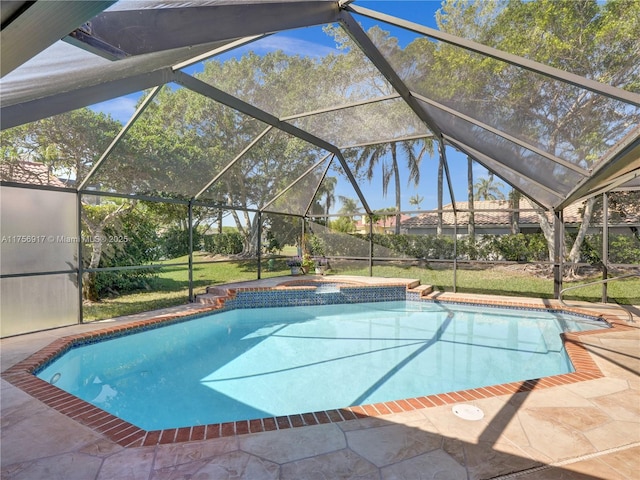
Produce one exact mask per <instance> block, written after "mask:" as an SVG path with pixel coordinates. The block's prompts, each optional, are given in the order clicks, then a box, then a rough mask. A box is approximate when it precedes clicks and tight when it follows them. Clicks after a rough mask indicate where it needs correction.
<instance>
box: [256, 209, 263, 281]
mask: <svg viewBox="0 0 640 480" xmlns="http://www.w3.org/2000/svg"><path fill="white" fill-rule="evenodd" d="M256 215H257V216H258V280H260V279H261V278H262V212H258V213H256Z"/></svg>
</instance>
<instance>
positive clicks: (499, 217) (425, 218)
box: [402, 198, 582, 228]
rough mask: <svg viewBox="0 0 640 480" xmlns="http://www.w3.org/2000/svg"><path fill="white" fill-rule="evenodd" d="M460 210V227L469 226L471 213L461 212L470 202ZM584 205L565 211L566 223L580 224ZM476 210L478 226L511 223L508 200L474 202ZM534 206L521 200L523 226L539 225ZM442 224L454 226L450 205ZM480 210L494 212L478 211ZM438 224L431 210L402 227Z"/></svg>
mask: <svg viewBox="0 0 640 480" xmlns="http://www.w3.org/2000/svg"><path fill="white" fill-rule="evenodd" d="M456 207H457V208H458V226H461V225H468V223H469V212H466V211H460V210H468V209H469V202H456ZM581 207H582V204H580V203H576V204H573V205H571V206H569V207H567V208H566V209H565V210H564V222H565V223H580V222H581V220H582V215H580V212H579V210H580V208H581ZM473 208H474V211H475V213H474V222H475V224H476V225H505V226H507V225H509V224H510V222H511V212H510V211H509V209H510V208H511V206H510V204H509V201H508V200H476V201H474V202H473ZM533 208H534V207H533V205H532V204H531V202H530V201H529V200H527V199H526V198H521V199H520V210H521V211H520V220H519V223H520V224H521V225H522V224H525V225H526V224H538V223H540V221H539V220H538V214H537V213H536V212H535V211H533ZM443 210H444V211H443V212H442V222H443V224H444V225H453V224H454V214H453V207H452V205H451V204H450V203H449V204H447V205H445V206H444V207H443ZM478 210H493V211H491V212H488V211H478ZM547 217H548V218H549V219H550V220H551V214H549V213H547ZM437 224H438V212H437V211H434V210H431V211H428V212H425V213H422V214H420V215H417V216H415V217H411V218H410V219H408V220H404V221H403V222H402V226H403V227H405V228H416V227H429V226H435V225H437Z"/></svg>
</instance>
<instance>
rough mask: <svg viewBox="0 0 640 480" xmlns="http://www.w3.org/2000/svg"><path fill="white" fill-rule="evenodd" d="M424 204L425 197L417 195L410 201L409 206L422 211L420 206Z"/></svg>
mask: <svg viewBox="0 0 640 480" xmlns="http://www.w3.org/2000/svg"><path fill="white" fill-rule="evenodd" d="M422 202H424V197H423V196H421V195H418V194H417V193H416V194H415V195H414V196H412V197H411V198H410V199H409V205H413V206H414V207H416V208H417V209H418V210H420V204H421V203H422Z"/></svg>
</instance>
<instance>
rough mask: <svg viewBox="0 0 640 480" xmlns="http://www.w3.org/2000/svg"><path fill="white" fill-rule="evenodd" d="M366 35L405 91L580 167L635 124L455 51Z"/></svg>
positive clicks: (605, 103) (591, 100)
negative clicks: (398, 44)
mask: <svg viewBox="0 0 640 480" xmlns="http://www.w3.org/2000/svg"><path fill="white" fill-rule="evenodd" d="M383 28H384V29H385V30H389V31H390V32H391V35H392V36H398V35H400V34H403V35H405V36H406V32H405V31H404V30H403V29H400V28H398V27H395V26H391V25H387V24H384V25H383ZM367 33H368V34H369V37H370V38H371V40H372V41H373V42H374V43H375V44H376V46H377V47H378V48H379V49H380V51H381V52H382V53H383V55H384V56H385V58H386V59H387V61H388V62H389V63H390V64H391V66H392V67H393V68H394V69H395V70H396V72H398V74H399V75H400V77H401V78H402V80H403V81H404V82H405V84H406V85H407V86H408V87H409V89H410V90H412V91H415V92H416V93H418V94H420V95H422V96H424V97H426V98H427V99H430V100H433V101H435V102H438V103H440V104H442V105H444V106H446V107H449V108H451V109H454V110H456V111H458V112H460V113H462V114H464V115H467V116H469V117H471V118H473V119H474V120H476V121H479V122H483V123H486V124H487V125H489V126H491V127H493V128H497V129H499V130H501V131H503V132H505V133H507V134H509V135H512V136H513V137H515V138H517V139H519V140H521V141H523V142H526V143H528V144H530V145H532V146H534V147H537V148H540V149H542V150H544V151H546V152H548V153H550V154H552V155H555V156H558V157H560V158H562V159H563V160H566V161H569V162H571V163H573V164H574V165H577V166H580V167H582V168H589V167H590V166H592V165H593V163H594V162H595V161H596V160H597V159H599V158H600V156H601V155H602V154H603V153H604V152H606V151H607V149H608V148H610V147H611V146H612V145H614V144H615V143H616V142H618V141H619V140H621V139H622V138H623V137H624V136H625V135H626V134H627V133H628V132H629V131H630V130H631V129H632V128H633V127H634V125H636V124H637V123H638V121H640V108H638V107H635V106H632V105H629V104H627V103H624V102H621V101H618V100H613V99H610V98H608V97H605V96H603V95H599V94H597V93H593V92H590V91H587V90H584V89H582V88H580V87H577V86H573V85H570V84H567V83H565V82H561V81H559V80H554V79H551V78H549V77H546V76H544V75H541V74H538V73H534V72H531V71H529V70H526V69H524V68H522V67H519V66H515V65H510V64H507V63H505V62H502V61H500V60H495V59H491V58H488V57H487V56H485V55H481V54H478V53H474V52H470V51H468V50H465V49H463V48H461V47H457V46H454V45H450V44H445V43H442V42H438V41H435V40H430V39H427V38H426V37H421V36H417V35H416V36H415V38H414V40H413V41H412V42H410V43H409V44H408V45H406V46H405V48H404V49H402V48H399V47H397V46H394V44H393V43H390V42H388V41H386V37H381V36H380V35H374V34H372V31H371V30H370V31H369V32H367ZM499 160H500V161H501V162H505V163H506V164H507V165H509V166H512V165H511V164H510V163H511V162H509V160H508V159H499Z"/></svg>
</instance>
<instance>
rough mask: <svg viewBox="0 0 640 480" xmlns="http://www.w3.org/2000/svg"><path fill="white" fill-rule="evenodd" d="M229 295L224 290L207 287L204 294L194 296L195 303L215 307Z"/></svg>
mask: <svg viewBox="0 0 640 480" xmlns="http://www.w3.org/2000/svg"><path fill="white" fill-rule="evenodd" d="M228 296H229V293H228V292H227V290H226V289H224V288H217V287H207V290H206V293H201V294H200V295H196V299H195V302H196V303H202V304H205V305H215V304H217V303H221V302H222V299H224V298H227V297H228Z"/></svg>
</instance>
